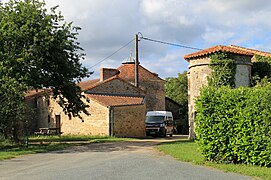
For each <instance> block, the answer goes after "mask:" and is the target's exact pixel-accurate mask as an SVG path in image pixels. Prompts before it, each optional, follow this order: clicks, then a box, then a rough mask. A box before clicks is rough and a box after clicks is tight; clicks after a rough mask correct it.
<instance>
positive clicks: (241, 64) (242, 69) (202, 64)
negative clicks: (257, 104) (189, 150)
mask: <svg viewBox="0 0 271 180" xmlns="http://www.w3.org/2000/svg"><path fill="white" fill-rule="evenodd" d="M233 59H234V60H235V61H236V74H235V85H236V87H240V86H249V85H250V77H251V65H252V64H251V57H250V56H244V55H233ZM210 60H211V59H210V57H209V56H207V57H206V56H205V57H201V58H196V59H191V60H190V62H189V73H188V74H187V75H188V108H189V113H188V117H189V138H190V139H194V138H195V132H194V126H195V122H194V120H195V116H196V110H195V99H196V98H197V97H199V95H200V89H201V88H202V87H203V86H205V85H208V79H207V77H208V76H210V75H211V73H212V69H210V68H209V64H210Z"/></svg>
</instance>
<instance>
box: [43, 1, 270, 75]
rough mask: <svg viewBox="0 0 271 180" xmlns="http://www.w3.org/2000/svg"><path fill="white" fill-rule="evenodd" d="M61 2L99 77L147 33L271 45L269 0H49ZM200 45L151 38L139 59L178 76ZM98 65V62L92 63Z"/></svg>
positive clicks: (204, 43) (207, 43) (199, 41)
mask: <svg viewBox="0 0 271 180" xmlns="http://www.w3.org/2000/svg"><path fill="white" fill-rule="evenodd" d="M45 2H46V4H47V7H52V6H55V5H59V8H58V10H60V11H61V12H62V15H63V16H64V18H65V21H67V22H71V21H72V22H73V24H74V25H75V26H79V27H81V28H82V30H81V31H79V36H78V41H79V42H80V44H81V47H82V48H83V49H84V52H85V53H86V57H85V60H83V61H82V64H83V65H84V66H85V67H87V68H88V69H89V70H90V71H94V74H93V75H91V77H90V79H94V78H98V77H99V69H100V68H101V67H107V68H117V67H119V66H120V65H121V63H122V62H123V61H124V60H125V59H126V58H127V57H129V56H130V52H132V53H133V54H134V42H132V43H130V44H129V45H128V46H126V47H125V48H123V49H122V50H120V51H119V52H118V53H116V54H114V55H113V56H112V57H110V58H108V59H107V60H105V61H103V62H102V63H99V64H97V65H96V66H94V65H95V64H96V63H98V62H99V61H101V60H103V59H104V58H106V57H107V56H109V55H111V54H112V53H114V52H115V51H116V50H118V49H119V48H121V47H122V46H124V45H125V44H126V43H128V42H129V41H131V40H132V39H133V38H134V36H135V34H137V33H138V32H140V33H141V34H142V35H143V37H147V38H151V39H156V40H161V41H166V42H171V43H175V44H181V45H185V46H191V47H196V48H200V49H205V48H209V47H212V46H215V45H231V44H234V45H239V46H243V47H248V48H254V49H258V50H263V51H268V52H270V51H271V43H270V42H271V41H270V40H271V21H270V19H269V18H270V17H271V1H269V0H257V1H252V0H227V1H225V0H193V1H191V0H129V1H128V0H76V1H75V0H45ZM193 52H196V50H191V49H185V48H180V47H174V46H168V45H164V44H160V43H154V42H150V41H146V40H141V41H140V42H139V61H140V64H141V65H142V66H144V67H146V68H147V69H149V70H150V71H152V72H155V73H157V74H159V76H160V77H162V78H166V77H176V76H177V74H178V73H182V72H184V71H187V70H188V63H187V62H186V61H185V60H184V59H183V57H184V55H186V54H189V53H193ZM93 66H94V67H93Z"/></svg>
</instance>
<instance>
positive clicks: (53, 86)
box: [0, 0, 90, 138]
mask: <svg viewBox="0 0 271 180" xmlns="http://www.w3.org/2000/svg"><path fill="white" fill-rule="evenodd" d="M78 30H80V28H79V27H75V26H73V25H72V23H66V22H65V21H64V17H63V16H62V15H61V13H60V12H57V7H54V8H51V10H50V11H47V9H46V8H45V3H44V2H40V1H39V0H10V1H9V2H7V3H5V4H3V3H0V102H1V103H0V131H1V132H2V133H3V134H4V135H5V136H8V135H10V134H13V136H16V134H14V133H16V127H17V126H16V125H17V124H18V123H19V122H20V121H21V120H23V117H24V116H23V115H24V114H25V105H24V96H25V93H26V92H27V91H28V90H31V89H50V90H51V92H52V94H53V96H54V98H56V99H58V101H59V104H60V106H61V107H62V108H63V109H64V111H65V112H66V113H71V114H72V115H74V116H79V113H80V112H82V111H83V112H85V113H88V112H87V111H86V107H87V105H86V104H85V103H84V102H83V101H82V99H83V98H84V96H83V94H82V93H81V89H80V88H79V87H78V86H76V83H77V82H79V81H81V80H82V78H84V77H86V76H88V75H89V74H90V73H89V72H88V71H87V69H86V68H85V67H83V66H82V64H81V62H80V60H83V59H84V54H83V53H82V51H83V49H82V48H81V47H80V46H79V42H78V41H77V36H78ZM11 131H12V133H10V132H11ZM13 138H16V137H13Z"/></svg>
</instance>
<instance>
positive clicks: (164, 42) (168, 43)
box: [140, 33, 202, 50]
mask: <svg viewBox="0 0 271 180" xmlns="http://www.w3.org/2000/svg"><path fill="white" fill-rule="evenodd" d="M140 34H141V33H140ZM141 35H142V34H141ZM140 39H143V40H147V41H152V42H156V43H161V44H166V45H170V46H177V47H181V48H186V49H193V50H202V49H200V48H196V47H191V46H185V45H181V44H175V43H170V42H166V41H160V40H156V39H151V38H146V37H143V36H141V37H140Z"/></svg>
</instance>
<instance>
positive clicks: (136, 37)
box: [135, 34, 139, 87]
mask: <svg viewBox="0 0 271 180" xmlns="http://www.w3.org/2000/svg"><path fill="white" fill-rule="evenodd" d="M138 41H139V40H138V34H136V35H135V86H136V87H138Z"/></svg>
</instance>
